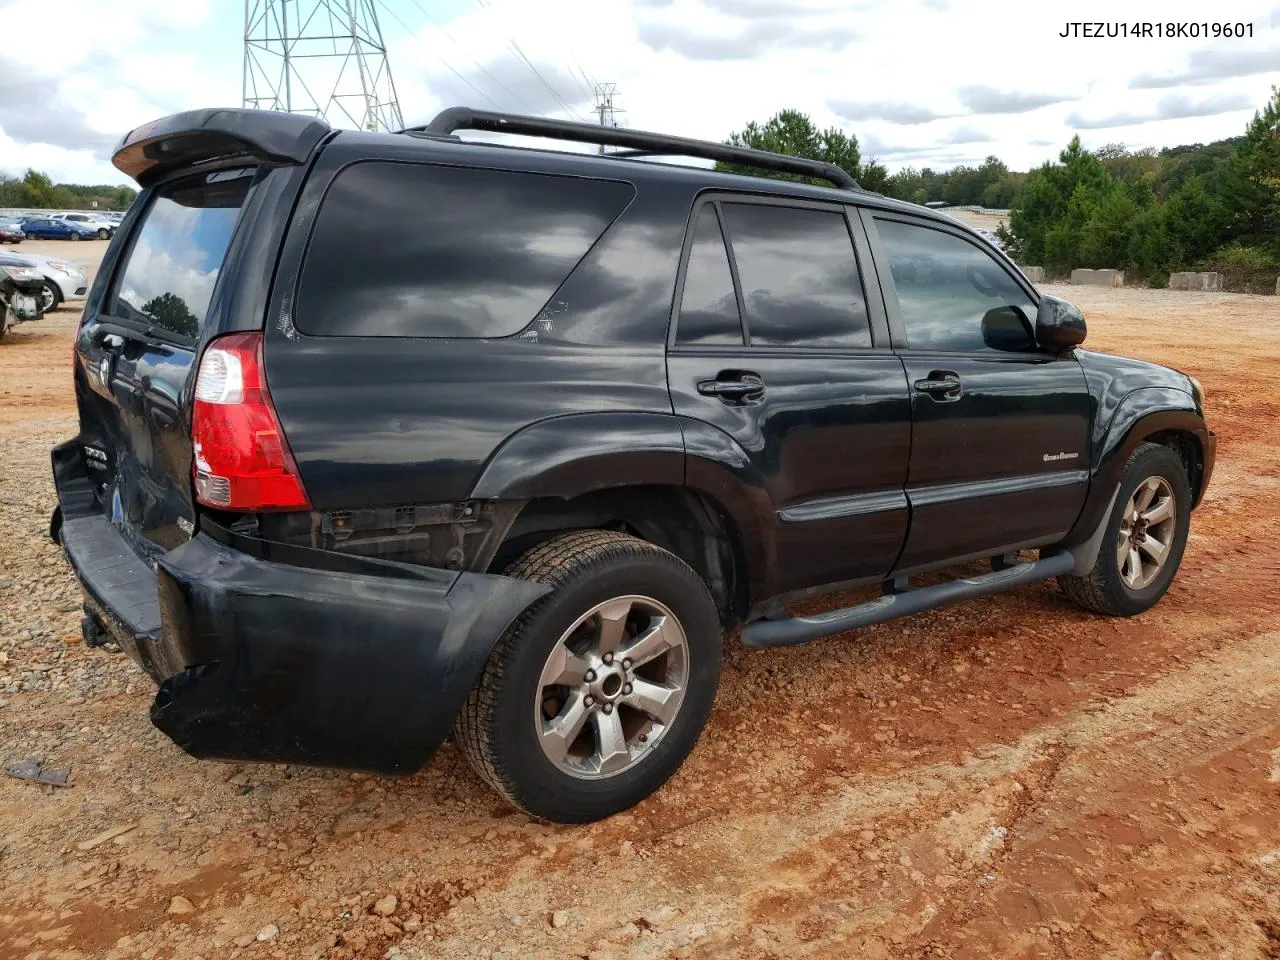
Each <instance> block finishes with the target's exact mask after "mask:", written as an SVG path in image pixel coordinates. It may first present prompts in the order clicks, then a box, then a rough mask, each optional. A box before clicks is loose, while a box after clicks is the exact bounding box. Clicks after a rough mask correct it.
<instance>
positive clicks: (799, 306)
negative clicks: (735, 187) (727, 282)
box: [721, 203, 871, 347]
mask: <svg viewBox="0 0 1280 960" xmlns="http://www.w3.org/2000/svg"><path fill="white" fill-rule="evenodd" d="M721 209H722V210H723V212H724V216H725V226H726V228H727V230H728V234H729V243H730V245H731V246H732V248H733V256H734V259H735V260H736V262H737V267H738V280H739V282H740V283H741V284H742V300H743V305H744V306H745V309H746V314H747V332H748V335H749V336H750V337H751V345H752V346H753V347H754V346H779V347H869V346H871V328H870V325H869V323H868V321H867V304H866V300H865V299H864V297H863V293H862V282H861V280H860V278H859V276H858V265H857V264H858V261H857V258H856V256H855V254H854V251H853V238H852V237H850V236H849V227H848V225H847V224H846V223H845V219H844V215H843V214H841V213H838V212H834V211H826V210H813V209H804V208H800V207H784V206H775V205H767V206H766V205H763V204H744V203H726V204H723V206H722V208H721Z"/></svg>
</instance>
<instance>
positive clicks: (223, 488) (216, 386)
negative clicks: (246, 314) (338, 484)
mask: <svg viewBox="0 0 1280 960" xmlns="http://www.w3.org/2000/svg"><path fill="white" fill-rule="evenodd" d="M191 445H192V447H193V449H194V451H195V462H194V464H193V467H192V469H193V471H194V474H195V485H196V499H197V500H198V501H199V502H200V503H203V504H204V505H205V506H208V507H216V508H217V509H219V510H309V509H311V501H310V500H309V499H308V497H307V492H306V491H305V490H304V489H303V488H302V480H301V478H299V476H298V467H297V465H296V464H295V463H294V462H293V456H292V454H290V453H289V445H288V443H286V441H285V437H284V431H283V430H281V429H280V419H279V418H278V417H277V416H276V411H275V408H274V407H273V406H272V405H271V395H270V394H269V393H268V392H267V381H266V377H265V376H263V372H262V334H260V333H234V334H231V335H229V336H225V337H219V338H218V339H216V340H214V341H213V342H212V343H210V344H209V346H208V347H207V348H206V349H205V351H204V356H203V357H201V358H200V370H199V372H198V373H197V374H196V397H195V407H194V409H193V411H192V414H191Z"/></svg>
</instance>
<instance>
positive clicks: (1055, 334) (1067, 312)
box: [1036, 295, 1088, 353]
mask: <svg viewBox="0 0 1280 960" xmlns="http://www.w3.org/2000/svg"><path fill="white" fill-rule="evenodd" d="M1087 332H1088V328H1087V327H1086V326H1085V322H1084V314H1082V313H1081V312H1080V310H1079V308H1078V307H1076V306H1075V304H1072V303H1068V302H1067V301H1066V300H1061V299H1059V298H1058V297H1051V296H1048V295H1045V296H1042V297H1041V298H1040V306H1039V308H1038V309H1037V310H1036V343H1038V344H1039V345H1040V346H1041V347H1043V348H1044V349H1046V350H1052V351H1053V352H1054V353H1058V352H1060V351H1063V350H1069V349H1071V348H1072V347H1076V346H1079V345H1080V344H1082V343H1084V337H1085V334H1086V333H1087Z"/></svg>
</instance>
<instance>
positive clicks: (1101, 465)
mask: <svg viewBox="0 0 1280 960" xmlns="http://www.w3.org/2000/svg"><path fill="white" fill-rule="evenodd" d="M1169 430H1176V431H1178V432H1180V433H1186V434H1189V435H1191V436H1193V437H1194V438H1195V439H1196V442H1197V443H1198V444H1200V449H1201V453H1202V455H1203V452H1204V450H1205V448H1206V445H1207V441H1208V435H1209V430H1208V427H1207V426H1205V422H1204V418H1203V417H1201V415H1200V414H1199V413H1198V412H1197V411H1196V404H1195V399H1194V398H1193V397H1192V396H1191V395H1190V394H1189V393H1185V392H1184V391H1182V390H1178V389H1175V388H1173V387H1139V388H1138V389H1137V390H1133V391H1131V392H1130V393H1128V394H1126V395H1125V396H1124V399H1122V400H1121V401H1120V403H1119V404H1118V405H1117V406H1116V410H1115V413H1114V414H1113V415H1112V417H1111V419H1110V420H1109V421H1108V422H1107V423H1106V424H1105V425H1099V426H1098V428H1097V429H1095V431H1094V437H1093V443H1092V447H1093V466H1092V470H1091V474H1090V480H1089V494H1088V496H1087V497H1086V498H1085V503H1084V506H1083V507H1082V508H1081V511H1080V516H1079V517H1077V518H1076V522H1075V525H1074V526H1073V527H1072V528H1071V532H1070V533H1069V534H1067V536H1066V538H1065V539H1064V540H1063V544H1064V545H1065V546H1075V545H1078V544H1080V543H1082V542H1084V541H1085V540H1087V539H1088V538H1089V537H1091V536H1092V535H1093V533H1094V531H1095V530H1096V529H1097V527H1098V524H1099V523H1101V522H1102V519H1103V518H1104V517H1105V516H1106V513H1107V511H1108V509H1109V507H1110V504H1111V501H1112V499H1113V498H1114V495H1115V490H1116V487H1117V486H1118V485H1119V483H1120V476H1121V474H1122V472H1123V471H1124V466H1125V464H1126V463H1128V462H1129V457H1130V455H1131V454H1132V453H1133V451H1134V450H1135V449H1136V448H1137V446H1138V444H1140V443H1142V442H1143V441H1144V440H1146V439H1147V438H1148V437H1150V436H1152V435H1153V434H1156V433H1163V432H1165V431H1169Z"/></svg>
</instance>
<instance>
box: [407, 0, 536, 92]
mask: <svg viewBox="0 0 1280 960" xmlns="http://www.w3.org/2000/svg"><path fill="white" fill-rule="evenodd" d="M409 2H410V3H412V4H413V5H414V6H415V7H417V8H418V10H419V11H421V13H422V15H423V16H424V17H426V18H427V19H428V20H430V21H431V23H432V24H434V25H435V28H436V29H437V30H439V31H440V32H441V33H442V34H444V36H445V39H446V40H448V41H449V42H450V43H452V44H453V45H454V46H455V47H457V48H458V49H459V50H460V51H462V52H463V53H464V54H466V56H467V58H468V59H469V60H470V61H471V62H472V63H474V64H475V65H476V67H477V68H479V70H480V72H481V73H483V74H484V75H485V76H486V77H488V78H489V79H490V80H492V81H493V82H494V83H495V84H497V85H498V86H499V87H501V88H502V89H503V90H505V91H506V92H507V93H508V94H510V95H511V97H512V99H514V100H515V101H516V102H517V103H519V104H520V105H521V106H523V107H524V108H525V109H526V110H528V111H529V112H530V113H532V112H533V108H532V107H530V106H529V104H528V103H527V102H526V101H525V100H524V99H523V98H522V97H520V95H519V94H517V93H516V92H515V91H514V90H512V89H511V88H510V87H508V86H507V85H506V84H505V83H503V82H502V81H501V80H499V79H498V78H497V77H495V76H494V75H493V74H492V73H490V72H489V71H488V70H487V69H486V68H485V66H484V64H482V63H481V62H480V61H479V60H477V59H476V58H475V57H473V56H472V55H471V54H470V53H468V52H467V50H466V49H465V48H464V47H463V46H462V44H460V43H458V41H457V40H455V39H454V38H453V35H452V34H450V33H449V31H448V30H446V29H445V28H444V25H443V24H441V23H440V21H439V20H437V19H436V18H435V17H433V16H432V15H431V14H430V13H428V12H427V8H426V7H424V6H423V5H422V4H421V3H419V2H418V0H409ZM455 72H456V71H455ZM489 102H490V103H492V102H493V101H492V100H490V101H489ZM499 109H501V108H499Z"/></svg>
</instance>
